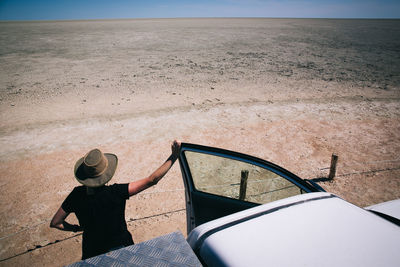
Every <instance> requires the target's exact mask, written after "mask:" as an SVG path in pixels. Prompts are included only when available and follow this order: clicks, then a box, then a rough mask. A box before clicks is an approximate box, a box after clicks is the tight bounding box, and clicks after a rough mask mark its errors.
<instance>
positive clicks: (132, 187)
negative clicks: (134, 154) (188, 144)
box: [128, 140, 181, 196]
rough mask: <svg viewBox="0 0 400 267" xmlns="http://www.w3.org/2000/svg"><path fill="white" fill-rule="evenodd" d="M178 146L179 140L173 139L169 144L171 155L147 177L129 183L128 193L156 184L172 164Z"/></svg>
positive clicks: (134, 192) (178, 148)
mask: <svg viewBox="0 0 400 267" xmlns="http://www.w3.org/2000/svg"><path fill="white" fill-rule="evenodd" d="M180 146H181V144H180V142H178V141H176V140H175V141H174V142H173V143H172V145H171V150H172V153H171V155H170V156H169V157H168V159H167V160H166V161H165V162H164V163H163V164H162V165H161V166H160V167H158V169H157V170H155V171H154V172H153V173H152V174H151V175H150V176H149V177H147V178H144V179H141V180H138V181H134V182H131V183H129V187H128V191H129V195H130V196H133V195H135V194H137V193H139V192H141V191H143V190H146V189H147V188H149V187H151V186H153V185H155V184H157V183H158V182H159V181H160V180H161V179H162V178H163V177H164V175H165V174H167V172H168V171H169V169H170V168H171V167H172V165H174V162H175V161H176V160H177V159H178V157H179V151H180Z"/></svg>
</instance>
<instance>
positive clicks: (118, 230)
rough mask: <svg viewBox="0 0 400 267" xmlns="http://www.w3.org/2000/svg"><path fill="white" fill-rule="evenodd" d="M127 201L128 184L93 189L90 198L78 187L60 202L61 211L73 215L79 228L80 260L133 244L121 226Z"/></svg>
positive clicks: (123, 222)
mask: <svg viewBox="0 0 400 267" xmlns="http://www.w3.org/2000/svg"><path fill="white" fill-rule="evenodd" d="M128 198H129V192H128V184H113V185H111V186H102V187H100V188H96V189H95V193H94V194H92V195H88V194H87V193H86V187H85V186H78V187H75V188H74V190H73V191H72V192H71V193H70V194H69V195H68V197H67V198H66V199H65V200H64V202H63V204H62V208H63V210H64V211H65V212H67V213H70V212H75V214H76V217H77V218H78V220H79V224H80V226H81V227H82V228H83V240H82V259H87V258H90V257H93V256H96V255H100V254H103V253H105V252H108V251H110V250H111V249H113V248H117V247H122V246H128V245H132V244H133V240H132V236H131V234H130V233H129V231H128V229H127V226H126V222H125V203H126V200H127V199H128Z"/></svg>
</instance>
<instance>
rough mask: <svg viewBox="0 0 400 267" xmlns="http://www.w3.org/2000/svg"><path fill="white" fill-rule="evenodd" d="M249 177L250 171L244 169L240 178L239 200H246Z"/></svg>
mask: <svg viewBox="0 0 400 267" xmlns="http://www.w3.org/2000/svg"><path fill="white" fill-rule="evenodd" d="M248 177H249V171H248V170H242V173H241V178H240V191H239V200H244V199H245V198H246V189H247V178H248Z"/></svg>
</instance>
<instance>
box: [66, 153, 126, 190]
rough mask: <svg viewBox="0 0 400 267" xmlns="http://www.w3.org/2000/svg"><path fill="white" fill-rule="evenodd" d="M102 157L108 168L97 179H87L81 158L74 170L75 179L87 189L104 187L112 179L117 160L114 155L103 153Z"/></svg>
mask: <svg viewBox="0 0 400 267" xmlns="http://www.w3.org/2000/svg"><path fill="white" fill-rule="evenodd" d="M104 156H105V157H106V158H107V160H108V166H107V169H106V171H105V172H104V173H103V174H102V175H100V176H97V177H88V175H87V174H86V173H85V171H84V169H83V158H80V159H79V160H78V161H77V162H76V164H75V168H74V173H75V178H76V180H78V182H80V183H81V184H83V185H86V186H88V187H99V186H102V185H105V184H106V183H107V182H108V181H110V180H111V178H112V177H113V175H114V173H115V170H116V169H117V165H118V158H117V156H116V155H114V154H110V153H104Z"/></svg>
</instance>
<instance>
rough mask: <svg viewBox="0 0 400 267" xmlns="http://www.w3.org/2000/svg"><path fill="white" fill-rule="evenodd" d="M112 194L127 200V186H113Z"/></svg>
mask: <svg viewBox="0 0 400 267" xmlns="http://www.w3.org/2000/svg"><path fill="white" fill-rule="evenodd" d="M112 187H113V190H114V192H115V193H116V194H117V195H118V196H120V197H121V198H123V199H129V184H113V185H112Z"/></svg>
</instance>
